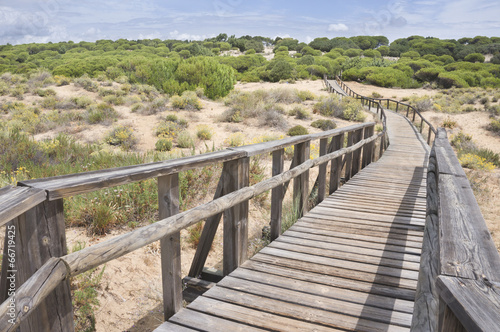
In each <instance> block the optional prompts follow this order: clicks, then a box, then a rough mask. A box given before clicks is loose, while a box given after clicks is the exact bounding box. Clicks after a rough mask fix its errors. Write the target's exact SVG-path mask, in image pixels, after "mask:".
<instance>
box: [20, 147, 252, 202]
mask: <svg viewBox="0 0 500 332" xmlns="http://www.w3.org/2000/svg"><path fill="white" fill-rule="evenodd" d="M245 155H246V154H245V153H244V152H238V151H230V150H223V151H216V152H211V153H205V154H201V155H197V156H189V157H184V158H178V159H174V160H167V161H160V162H154V163H148V164H142V165H135V166H126V167H117V168H109V169H105V170H99V171H92V172H84V173H78V174H70V175H61V176H55V177H50V178H44V179H36V180H28V181H20V182H18V185H20V186H29V187H33V188H39V189H43V190H46V191H47V193H48V199H49V200H51V201H52V200H55V199H59V198H63V197H69V196H74V195H79V194H84V193H87V192H92V191H95V190H98V189H104V188H109V187H114V186H119V185H124V184H128V183H133V182H137V181H142V180H146V179H151V178H155V177H160V176H164V175H168V174H173V173H178V172H181V171H186V170H190V169H194V168H199V167H203V166H207V165H211V164H215V163H219V162H225V161H228V160H234V159H238V158H241V157H244V156H245Z"/></svg>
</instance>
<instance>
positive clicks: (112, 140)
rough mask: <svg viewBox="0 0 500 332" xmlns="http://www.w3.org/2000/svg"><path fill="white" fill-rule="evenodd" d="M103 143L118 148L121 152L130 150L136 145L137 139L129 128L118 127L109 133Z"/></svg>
mask: <svg viewBox="0 0 500 332" xmlns="http://www.w3.org/2000/svg"><path fill="white" fill-rule="evenodd" d="M105 141H106V143H108V144H109V145H115V146H120V147H121V148H122V149H123V150H130V149H132V148H133V147H134V146H135V144H136V143H137V138H136V137H135V135H134V131H133V130H132V128H130V127H129V126H118V127H116V128H114V129H113V130H111V132H109V134H108V135H107V136H106V138H105Z"/></svg>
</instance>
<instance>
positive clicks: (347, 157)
mask: <svg viewBox="0 0 500 332" xmlns="http://www.w3.org/2000/svg"><path fill="white" fill-rule="evenodd" d="M354 136H355V134H354V132H349V133H348V134H347V145H346V146H347V147H350V146H352V145H353V144H354ZM344 163H345V167H344V170H345V171H344V172H345V175H344V178H345V181H349V179H350V178H351V175H352V174H351V172H352V153H348V154H346V155H345V157H344Z"/></svg>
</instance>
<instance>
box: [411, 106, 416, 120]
mask: <svg viewBox="0 0 500 332" xmlns="http://www.w3.org/2000/svg"><path fill="white" fill-rule="evenodd" d="M416 114H417V111H416V110H415V109H413V119H412V120H411V121H412V122H415V115H416Z"/></svg>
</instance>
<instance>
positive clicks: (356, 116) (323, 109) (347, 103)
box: [314, 96, 366, 122]
mask: <svg viewBox="0 0 500 332" xmlns="http://www.w3.org/2000/svg"><path fill="white" fill-rule="evenodd" d="M314 112H315V113H319V114H321V115H324V116H335V117H338V118H341V119H344V120H347V121H359V122H362V121H364V120H365V118H366V116H365V115H364V113H363V105H362V104H361V102H359V101H358V100H356V99H354V98H348V97H345V98H342V99H340V98H338V97H337V96H330V97H326V98H323V99H321V101H319V102H318V103H316V104H315V105H314Z"/></svg>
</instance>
